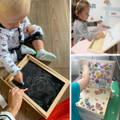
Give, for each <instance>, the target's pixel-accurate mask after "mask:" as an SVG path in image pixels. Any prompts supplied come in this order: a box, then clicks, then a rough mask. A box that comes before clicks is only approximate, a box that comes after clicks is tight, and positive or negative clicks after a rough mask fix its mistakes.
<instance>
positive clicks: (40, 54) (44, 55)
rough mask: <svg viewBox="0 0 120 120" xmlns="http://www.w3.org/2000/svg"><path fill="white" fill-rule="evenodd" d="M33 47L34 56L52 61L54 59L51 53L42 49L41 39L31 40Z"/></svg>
mask: <svg viewBox="0 0 120 120" xmlns="http://www.w3.org/2000/svg"><path fill="white" fill-rule="evenodd" d="M32 45H33V47H34V49H35V50H36V51H37V54H36V58H37V59H39V60H43V61H52V60H54V59H56V56H55V55H54V54H53V53H50V52H48V51H46V50H45V49H44V42H43V41H42V40H34V41H33V42H32Z"/></svg>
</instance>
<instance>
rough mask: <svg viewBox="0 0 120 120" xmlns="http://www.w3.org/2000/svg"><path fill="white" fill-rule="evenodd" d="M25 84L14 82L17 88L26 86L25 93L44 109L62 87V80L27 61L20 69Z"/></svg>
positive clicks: (49, 104) (46, 108)
mask: <svg viewBox="0 0 120 120" xmlns="http://www.w3.org/2000/svg"><path fill="white" fill-rule="evenodd" d="M22 73H23V75H24V83H25V85H21V84H19V83H16V81H15V80H14V81H13V83H15V84H16V85H17V86H18V87H19V88H28V91H27V92H26V94H27V95H28V96H29V97H30V98H31V99H32V100H34V101H35V102H36V103H37V104H38V105H40V106H41V107H42V108H43V109H44V110H45V111H47V110H48V109H49V107H50V106H51V104H52V102H53V101H54V99H55V98H56V96H57V95H58V93H59V92H60V90H61V89H62V87H63V85H64V82H62V81H60V80H59V79H58V78H56V77H55V76H53V75H52V74H50V73H49V72H47V71H45V70H44V69H42V68H40V67H39V66H37V65H36V64H34V63H33V62H31V61H29V62H28V63H27V64H26V65H25V66H24V68H23V69H22Z"/></svg>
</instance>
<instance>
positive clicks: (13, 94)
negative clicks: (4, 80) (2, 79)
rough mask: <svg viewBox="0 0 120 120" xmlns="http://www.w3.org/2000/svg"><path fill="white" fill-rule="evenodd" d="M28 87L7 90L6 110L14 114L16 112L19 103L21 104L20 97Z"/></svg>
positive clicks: (21, 97)
mask: <svg viewBox="0 0 120 120" xmlns="http://www.w3.org/2000/svg"><path fill="white" fill-rule="evenodd" d="M27 90H28V89H27V88H26V89H19V88H17V87H15V88H13V89H11V90H10V91H9V95H8V107H7V111H8V112H10V113H12V114H13V115H14V116H16V114H17V113H18V111H19V109H20V107H21V104H22V99H23V95H24V92H25V91H27Z"/></svg>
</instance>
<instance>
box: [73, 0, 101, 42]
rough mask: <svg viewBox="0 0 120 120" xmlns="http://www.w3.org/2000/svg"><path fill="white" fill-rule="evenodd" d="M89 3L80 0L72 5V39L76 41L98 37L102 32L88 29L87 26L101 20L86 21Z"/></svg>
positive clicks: (96, 23)
mask: <svg viewBox="0 0 120 120" xmlns="http://www.w3.org/2000/svg"><path fill="white" fill-rule="evenodd" d="M89 10H90V5H89V3H88V2H87V1H86V0H80V1H79V2H77V4H76V6H73V10H72V11H73V14H72V16H73V33H72V35H73V41H74V43H77V42H78V41H79V40H83V39H88V40H91V39H93V38H95V37H96V38H98V36H102V33H93V32H89V31H88V27H89V26H97V25H98V24H101V23H102V21H101V20H99V21H95V22H88V21H87V19H88V17H89Z"/></svg>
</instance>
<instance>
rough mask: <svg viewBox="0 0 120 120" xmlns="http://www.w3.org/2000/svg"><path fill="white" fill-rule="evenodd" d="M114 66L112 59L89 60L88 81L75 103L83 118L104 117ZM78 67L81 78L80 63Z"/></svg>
mask: <svg viewBox="0 0 120 120" xmlns="http://www.w3.org/2000/svg"><path fill="white" fill-rule="evenodd" d="M87 60H88V59H87ZM114 67H115V62H114V61H105V60H91V59H90V60H89V74H90V81H89V84H88V86H87V87H86V88H85V89H84V90H83V91H82V92H81V94H80V101H79V102H77V103H76V105H77V106H78V107H79V108H80V109H81V117H83V118H84V120H88V119H89V120H101V119H103V118H104V115H105V112H106V108H107V105H108V101H109V98H110V95H111V83H112V76H113V72H114ZM80 68H81V71H80V78H81V77H82V65H81V66H80ZM90 118H91V119H90Z"/></svg>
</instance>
